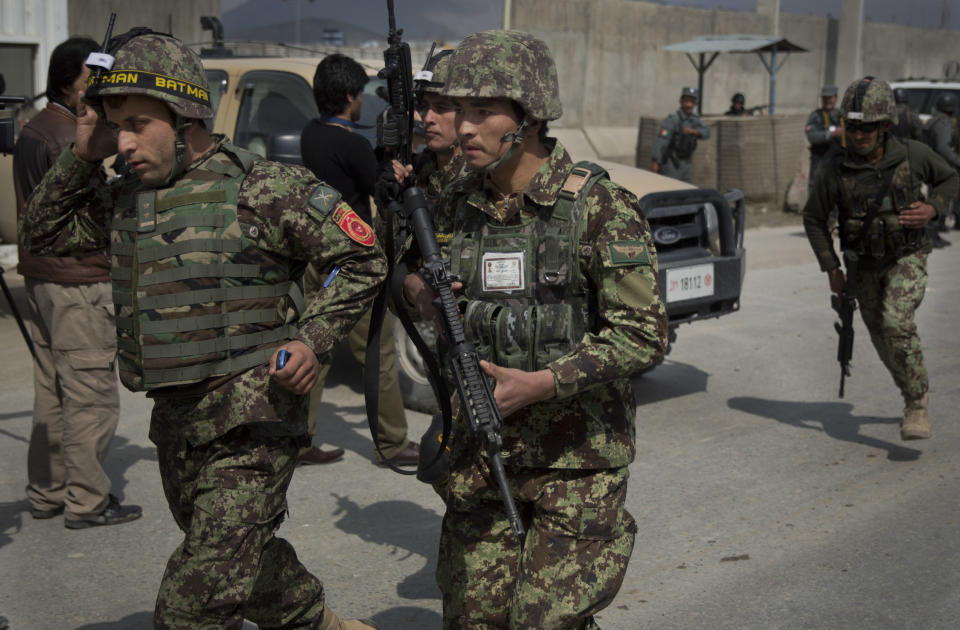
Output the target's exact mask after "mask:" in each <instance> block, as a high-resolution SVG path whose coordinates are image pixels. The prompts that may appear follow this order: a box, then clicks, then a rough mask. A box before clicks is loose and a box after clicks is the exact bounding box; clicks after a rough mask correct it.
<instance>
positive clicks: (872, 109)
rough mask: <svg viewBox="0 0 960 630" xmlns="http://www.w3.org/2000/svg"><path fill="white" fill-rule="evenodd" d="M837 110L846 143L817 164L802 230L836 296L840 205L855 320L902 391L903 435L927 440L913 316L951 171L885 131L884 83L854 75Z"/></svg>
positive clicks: (950, 187)
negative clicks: (929, 229) (831, 224)
mask: <svg viewBox="0 0 960 630" xmlns="http://www.w3.org/2000/svg"><path fill="white" fill-rule="evenodd" d="M841 114H842V116H843V118H844V121H845V126H846V134H847V147H846V150H845V152H844V153H843V154H842V155H841V156H838V157H837V159H831V160H827V161H826V162H824V163H823V165H822V167H821V169H820V172H819V173H818V175H817V179H816V181H815V183H814V189H813V194H812V195H811V196H810V199H809V200H808V201H807V205H806V207H805V208H804V212H803V223H804V228H805V230H806V233H807V238H808V239H809V240H810V245H811V246H812V247H813V252H814V254H815V255H816V257H817V260H818V261H819V263H820V269H822V270H823V271H825V272H826V273H827V275H828V278H829V283H830V290H831V291H833V292H834V293H837V294H841V293H842V292H843V291H844V289H845V287H846V281H847V279H846V276H845V275H844V271H843V269H842V268H841V267H840V261H839V260H838V258H837V254H836V252H835V251H834V248H833V239H832V237H831V234H830V231H829V230H828V227H827V217H828V214H829V212H830V210H831V209H832V208H833V207H834V206H837V207H838V208H839V210H840V223H839V227H840V237H841V246H842V247H843V248H844V249H850V250H852V251H854V252H856V254H857V257H858V260H859V262H858V267H857V278H856V281H857V282H856V286H857V302H858V304H859V306H860V313H861V315H862V317H863V322H864V323H865V324H866V326H867V330H868V331H869V332H870V338H871V340H872V341H873V345H874V347H875V348H876V349H877V353H878V354H879V355H880V359H881V360H882V361H883V363H884V365H886V367H887V369H888V370H889V371H890V373H891V375H892V376H893V380H894V382H895V383H896V385H897V387H898V388H899V390H900V393H901V395H902V397H903V401H904V414H903V422H902V423H901V425H900V435H901V438H902V439H904V440H914V439H924V438H929V437H930V435H931V427H930V421H929V418H928V416H927V401H928V395H927V390H928V388H929V386H928V379H927V370H926V367H925V366H924V362H923V351H922V347H921V344H920V338H919V336H918V335H917V327H916V324H915V323H914V313H915V312H916V310H917V308H918V307H919V306H920V302H921V300H922V299H923V294H924V292H925V290H926V286H927V255H928V254H929V252H930V251H931V247H930V242H929V240H928V238H927V234H926V231H925V230H924V227H925V226H926V225H927V224H928V223H929V222H931V221H935V220H936V218H937V216H938V215H939V214H940V213H942V212H944V210H945V208H946V206H947V202H948V201H949V200H950V199H953V198H955V197H956V195H957V190H958V175H957V172H956V170H954V169H953V168H951V167H950V165H948V164H947V163H946V162H945V161H944V160H943V159H942V158H940V157H939V156H938V155H937V154H936V153H934V152H933V151H932V150H931V149H930V148H929V147H927V146H926V145H925V144H923V143H920V142H916V141H913V140H904V141H903V142H901V141H900V140H898V139H897V138H895V137H894V136H893V134H892V133H890V128H891V126H892V125H893V123H894V122H896V120H897V110H896V104H895V103H894V99H893V90H891V89H890V85H889V84H888V83H887V82H886V81H883V80H880V79H874V78H871V77H866V78H864V79H861V80H858V81H854V82H853V83H852V84H851V85H850V87H848V88H847V91H846V93H845V94H844V97H843V103H842V104H841ZM922 185H926V186H927V188H928V191H927V193H926V194H924V192H923V190H922Z"/></svg>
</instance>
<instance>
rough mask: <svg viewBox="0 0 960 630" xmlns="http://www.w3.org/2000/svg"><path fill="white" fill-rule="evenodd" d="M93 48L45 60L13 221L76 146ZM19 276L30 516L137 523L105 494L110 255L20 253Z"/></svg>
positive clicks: (19, 149)
mask: <svg viewBox="0 0 960 630" xmlns="http://www.w3.org/2000/svg"><path fill="white" fill-rule="evenodd" d="M98 48H99V46H98V45H97V43H96V42H95V41H93V40H92V39H89V38H81V37H74V38H71V39H68V40H66V41H64V42H62V43H61V44H60V45H58V46H57V47H56V48H55V49H54V50H53V54H52V55H51V56H50V67H49V70H48V72H47V91H46V97H47V100H48V102H47V106H46V108H45V109H44V110H43V111H41V112H40V113H39V114H37V115H36V116H34V117H33V119H31V120H30V122H29V123H27V124H26V125H25V126H24V128H23V131H22V132H21V134H20V138H19V139H18V140H17V145H16V147H15V149H14V156H13V177H14V187H15V189H16V196H17V216H18V219H19V218H20V217H21V216H22V213H23V208H24V206H25V204H26V200H27V198H28V197H29V196H30V193H31V192H33V189H34V188H35V187H36V186H37V184H39V183H40V180H41V179H43V176H44V174H45V173H46V172H47V170H48V169H49V168H50V167H51V166H52V165H53V163H54V162H56V160H57V158H58V157H59V155H60V153H61V152H62V151H63V150H64V149H66V148H67V147H68V146H70V144H71V143H72V142H73V140H74V137H75V135H76V126H77V117H76V108H77V106H78V105H79V104H80V97H81V96H82V94H83V90H84V88H85V86H86V81H87V76H88V75H89V73H90V71H89V69H88V68H87V67H86V66H85V65H84V61H85V60H86V58H87V55H88V54H89V53H90V52H92V51H94V50H97V49H98ZM21 229H22V223H21ZM17 271H18V272H19V273H20V274H21V275H23V276H24V281H25V286H26V291H27V297H28V300H29V304H30V313H29V319H30V323H29V325H30V336H31V337H32V339H33V343H34V346H35V347H36V351H37V361H36V363H35V364H34V404H33V429H32V431H31V435H30V447H29V449H28V452H27V478H28V483H27V498H28V499H29V500H30V514H31V515H32V516H33V518H41V519H45V518H52V517H54V516H57V515H59V514H62V513H63V512H64V511H65V510H66V513H67V519H65V521H64V522H65V525H66V526H67V527H69V528H71V529H79V528H86V527H92V526H96V525H113V524H116V523H125V522H128V521H132V520H134V519H136V518H139V517H140V514H141V510H140V508H139V507H137V506H130V505H127V506H124V505H120V503H119V501H118V499H117V498H116V497H114V496H113V495H112V494H110V479H109V478H108V477H107V475H106V473H105V472H104V470H103V461H104V459H105V458H106V456H107V449H108V447H109V446H110V441H111V440H112V439H113V434H114V433H115V432H116V429H117V422H118V420H119V414H120V401H119V394H118V390H117V375H116V370H115V367H114V359H115V357H116V352H117V343H116V329H115V325H114V307H113V299H112V294H111V290H110V262H109V260H108V259H107V255H106V252H105V251H104V250H98V251H90V252H87V253H84V254H82V255H80V256H76V257H74V256H34V255H32V254H30V253H28V252H27V251H25V250H24V249H23V248H22V247H21V248H20V250H19V264H18V266H17Z"/></svg>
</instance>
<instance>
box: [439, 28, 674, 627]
mask: <svg viewBox="0 0 960 630" xmlns="http://www.w3.org/2000/svg"><path fill="white" fill-rule="evenodd" d="M504 53H506V54H504ZM500 54H503V57H500V56H499V55H500ZM498 59H509V60H510V61H509V62H506V63H504V62H503V61H498ZM500 63H504V65H509V70H510V73H509V74H510V76H511V79H510V80H512V81H514V86H513V87H514V89H515V90H518V91H511V90H510V89H509V87H510V86H507V88H505V87H504V86H503V85H498V84H497V78H496V77H494V76H492V69H493V68H495V67H496V66H497V65H498V64H500ZM501 76H503V75H501ZM555 77H556V74H555V69H554V66H553V62H552V59H551V58H550V53H549V51H548V50H547V48H546V45H545V44H543V42H541V41H539V40H537V39H535V38H533V37H532V36H530V35H527V34H525V33H519V32H516V31H489V32H484V33H478V34H475V35H472V36H470V37H468V38H467V39H465V40H464V42H463V43H461V45H460V47H459V48H458V49H457V51H456V52H455V53H454V57H453V58H452V60H451V70H450V75H448V82H447V89H446V91H445V93H446V94H449V95H450V96H453V97H454V98H458V97H475V96H490V97H493V98H496V97H501V98H502V97H504V96H506V97H508V98H514V99H515V100H517V101H518V102H519V103H520V104H521V105H522V106H523V108H524V111H525V113H526V115H527V116H528V117H530V118H533V119H535V120H553V119H555V118H557V117H559V115H560V113H559V112H560V103H559V98H558V96H557V89H556V78H555ZM514 95H515V96H514ZM546 148H547V149H548V150H549V151H550V154H549V158H548V159H547V161H546V162H545V163H544V164H543V165H542V167H541V168H540V169H539V170H538V171H537V172H536V173H535V174H534V175H533V177H532V179H531V180H530V182H529V183H528V184H527V186H526V188H525V189H524V190H523V191H520V192H518V193H515V194H513V195H511V196H510V197H509V198H503V197H502V196H501V195H500V194H498V193H495V192H493V190H492V188H491V186H489V185H488V182H489V179H488V176H487V175H486V174H485V173H484V172H474V173H473V174H472V175H471V176H470V178H469V179H468V180H467V181H465V182H464V184H463V186H462V188H461V190H459V191H458V192H457V193H456V194H455V195H452V196H449V197H445V198H444V199H443V201H442V207H441V213H440V214H441V215H443V216H444V217H445V218H446V219H449V217H453V219H452V227H453V231H452V236H453V238H452V242H451V245H450V249H449V252H450V257H451V270H452V272H453V273H455V274H459V276H460V277H461V278H462V279H463V281H464V289H463V295H464V297H465V299H466V304H465V308H466V311H467V313H468V315H467V317H466V319H467V328H468V331H469V332H468V334H470V335H471V337H472V341H473V342H474V343H476V344H477V346H478V351H480V353H481V354H485V353H486V354H487V356H489V358H490V360H491V361H493V362H494V363H496V364H500V365H506V366H509V367H518V366H524V365H525V366H528V367H526V368H523V369H528V370H533V369H543V368H546V369H549V370H550V371H551V372H552V373H553V377H554V381H555V384H556V398H555V399H552V400H549V401H545V402H540V403H536V404H533V405H531V406H528V407H526V408H523V409H521V410H519V411H517V412H515V413H513V414H511V415H510V416H508V417H507V418H505V419H504V423H503V426H502V429H501V434H502V438H503V445H502V449H501V454H502V457H503V459H504V464H505V467H506V475H507V479H508V482H509V486H510V489H511V490H512V493H513V496H514V498H515V500H516V503H517V507H518V509H519V513H520V516H521V519H522V521H523V525H524V527H525V529H526V534H525V537H524V539H523V540H522V541H518V540H517V539H516V537H515V536H514V534H513V533H512V530H511V526H510V523H509V521H508V518H507V515H506V511H505V508H504V506H503V504H502V502H501V497H500V490H499V487H498V486H497V485H496V482H495V481H493V480H492V478H491V474H490V471H489V468H488V464H487V460H486V457H485V453H484V452H483V450H482V447H481V440H480V439H479V438H478V437H477V436H475V435H473V434H472V433H471V431H470V429H469V428H468V427H467V426H466V423H465V421H464V420H463V418H462V417H459V415H458V417H457V419H456V421H455V424H454V428H453V436H452V444H451V453H450V475H449V478H448V480H447V481H446V483H445V484H441V485H440V486H439V487H438V491H439V492H440V494H441V496H443V497H444V501H445V503H446V513H445V515H444V518H443V525H442V534H441V540H440V553H439V559H438V567H437V583H438V585H439V586H440V589H441V591H442V592H443V616H444V628H447V629H455V628H484V629H490V628H538V629H559V628H596V627H597V625H596V622H595V621H594V618H593V615H594V614H595V613H597V612H598V611H599V610H601V609H603V608H604V607H606V606H607V605H609V604H610V603H611V602H612V600H613V598H614V596H615V595H616V593H617V591H618V590H619V588H620V585H621V583H622V580H623V577H624V575H625V573H626V567H627V563H628V561H629V559H630V555H631V551H632V549H633V541H634V536H635V533H636V524H635V522H634V520H633V518H632V517H631V515H630V514H629V512H628V511H627V510H626V508H625V499H626V491H627V478H628V476H629V470H628V465H629V464H630V462H631V461H633V458H634V455H635V452H636V448H635V443H634V440H635V427H634V420H635V415H636V406H635V402H634V395H633V391H632V388H631V385H630V381H629V378H628V376H629V375H630V374H634V373H636V372H638V371H639V370H641V369H643V368H644V367H646V366H649V365H651V364H653V363H655V362H656V361H657V360H659V359H660V358H661V357H662V353H663V350H664V340H665V336H666V318H665V312H664V308H663V304H662V303H661V301H660V297H659V292H658V286H657V274H656V254H655V252H654V249H653V242H652V239H651V237H650V233H649V228H648V226H647V223H646V221H645V220H644V218H643V217H642V215H641V214H640V211H639V207H638V201H637V199H636V197H634V196H633V195H632V194H631V193H629V192H628V191H626V190H625V189H623V188H621V187H620V186H617V185H616V184H613V183H612V182H610V181H609V180H608V179H606V178H602V179H600V180H599V182H598V183H596V184H595V185H593V186H591V187H590V188H589V189H588V190H587V189H584V190H582V191H581V193H580V194H582V195H584V196H585V198H584V200H583V204H582V206H580V207H582V216H581V217H580V218H579V220H574V219H568V220H567V223H566V224H563V222H562V221H559V220H558V218H557V217H556V216H552V213H554V212H559V208H561V207H565V208H568V209H569V207H570V205H571V204H569V203H566V204H563V203H560V198H561V189H562V188H564V186H565V184H567V182H568V175H569V174H570V172H571V170H572V168H573V166H574V165H573V163H572V161H571V159H570V157H569V155H568V154H567V152H566V151H565V150H564V148H563V147H562V146H561V145H560V143H559V142H556V141H555V140H552V139H550V140H547V144H546ZM563 194H565V195H567V194H569V193H563ZM567 199H569V197H567ZM568 216H569V215H568ZM442 220H443V219H441V221H442ZM558 227H559V230H558V231H552V230H557V228H558ZM441 231H442V230H441ZM468 234H469V235H470V236H471V237H470V238H468ZM567 238H571V239H572V240H569V241H567V240H566V239H567ZM498 239H499V244H495V245H490V243H491V241H498ZM527 246H529V247H527ZM491 248H492V249H491ZM491 251H499V252H508V253H509V252H514V253H513V254H511V255H512V256H514V257H515V259H521V263H520V268H521V269H524V270H525V271H524V274H525V278H526V281H527V282H528V284H526V287H525V288H524V289H523V290H520V291H515V292H507V293H504V292H500V291H497V290H491V289H490V287H489V285H488V287H487V290H484V287H483V284H484V281H483V279H482V278H481V276H482V275H483V273H482V272H479V271H478V269H480V268H483V263H482V260H483V253H484V252H491ZM488 280H489V278H488ZM571 287H578V288H583V291H582V292H581V293H579V294H577V295H571V293H577V292H576V291H571V290H570V289H571ZM570 304H579V305H580V306H582V307H583V309H584V311H586V312H582V311H577V310H574V311H573V313H574V314H573V315H572V316H571V317H567V318H564V317H563V316H562V315H556V314H557V313H560V312H562V311H563V307H564V306H566V305H570ZM490 307H493V308H500V309H501V310H500V311H499V313H500V315H499V316H497V318H496V321H498V322H499V324H498V325H497V328H498V330H499V331H500V335H499V341H492V340H491V338H489V337H484V335H483V334H482V333H481V332H480V330H481V329H482V328H483V321H484V318H482V317H481V318H478V319H475V320H473V323H470V322H471V316H470V315H469V313H471V312H476V310H477V309H479V310H481V311H482V310H484V309H489V308H490ZM573 308H574V309H576V308H577V307H576V306H574V307H573ZM520 313H527V314H529V315H530V317H531V318H533V319H537V320H538V324H539V326H540V328H539V330H540V331H541V332H542V333H543V335H542V336H541V337H540V338H539V339H538V341H537V342H533V340H532V339H531V337H530V335H531V334H532V333H527V334H524V333H523V331H522V330H521V328H522V326H521V327H520V328H517V327H516V326H517V324H518V323H519V320H518V319H517V317H518V316H519V317H521V318H522V317H523V316H522V315H519V314H520ZM536 313H540V314H541V316H539V319H538V315H536ZM511 314H512V315H511ZM551 314H553V315H551ZM562 324H568V325H570V326H571V327H572V328H573V329H576V328H577V327H578V326H579V327H580V330H582V331H583V330H585V332H584V333H583V334H582V335H578V336H577V338H576V339H573V340H569V339H567V340H563V339H562V338H563V337H564V333H563V332H562V330H561V329H564V326H563V325H562ZM531 325H532V324H531ZM491 334H492V335H493V337H497V334H496V333H491ZM548 337H549V339H548ZM507 338H509V339H511V340H512V341H515V342H516V343H517V344H519V345H521V346H522V345H527V347H529V348H531V350H530V351H529V352H522V351H521V352H517V351H516V350H517V346H516V345H511V343H510V342H508V341H507Z"/></svg>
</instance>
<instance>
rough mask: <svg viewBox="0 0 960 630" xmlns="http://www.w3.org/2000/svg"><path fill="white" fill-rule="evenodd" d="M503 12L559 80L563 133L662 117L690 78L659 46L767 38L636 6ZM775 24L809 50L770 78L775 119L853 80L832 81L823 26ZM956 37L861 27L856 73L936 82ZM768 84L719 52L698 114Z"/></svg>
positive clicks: (756, 17)
mask: <svg viewBox="0 0 960 630" xmlns="http://www.w3.org/2000/svg"><path fill="white" fill-rule="evenodd" d="M511 6H512V10H511V15H510V25H511V28H515V29H519V30H524V31H528V32H531V33H534V34H535V35H537V36H539V37H541V38H543V39H544V41H546V42H547V44H548V45H549V46H550V49H551V51H552V52H553V54H554V56H555V58H556V62H557V68H558V71H559V74H560V92H561V98H562V100H563V105H564V117H563V119H562V124H563V125H565V126H573V127H583V126H585V125H603V126H622V125H628V124H634V123H635V122H636V120H637V117H638V116H641V115H653V116H665V115H666V114H667V113H668V112H669V111H670V110H672V109H674V108H675V107H676V105H677V100H678V98H679V95H680V88H682V87H683V86H685V85H693V86H695V85H696V84H697V73H696V71H695V70H694V68H693V66H692V65H691V63H690V61H689V60H688V59H687V56H686V55H685V54H684V53H680V52H667V51H665V50H664V48H665V47H666V46H667V45H669V44H676V43H680V42H685V41H688V40H690V39H692V38H694V37H696V36H698V35H715V34H716V35H733V34H752V35H770V34H771V33H772V30H773V22H772V18H771V17H770V16H769V15H765V14H758V13H748V12H734V11H708V10H703V9H691V8H685V7H674V6H665V5H662V4H655V3H651V2H643V1H640V0H562V1H558V0H512V4H511ZM779 23H780V35H781V36H782V37H786V38H787V39H788V40H790V41H791V42H792V43H795V44H797V45H799V46H802V47H804V48H806V49H808V50H809V51H810V52H806V53H794V54H792V55H790V58H789V59H787V60H786V62H785V63H784V64H783V66H782V67H781V68H780V70H779V72H778V73H777V102H776V111H777V113H778V114H795V113H809V111H810V110H812V109H814V108H815V107H816V106H817V102H818V93H819V89H820V86H821V85H822V84H823V83H824V82H825V80H830V81H832V82H835V83H837V84H838V85H840V86H841V90H842V89H843V87H844V86H846V85H847V84H849V83H850V82H851V81H852V80H854V79H855V78H856V77H854V76H852V75H851V76H840V75H841V74H844V70H843V69H844V68H845V67H847V66H848V65H850V64H845V63H843V61H844V60H842V59H840V60H837V59H836V56H835V53H830V52H829V51H828V32H829V30H830V23H831V20H829V19H827V18H824V17H813V16H805V15H795V14H791V13H781V15H780V22H779ZM833 28H834V29H836V28H837V24H836V22H834V23H833ZM841 32H843V31H842V30H841ZM957 36H958V33H957V32H956V31H947V30H933V29H920V28H913V27H905V26H897V25H892V24H878V23H871V22H867V23H864V25H863V38H862V48H861V55H860V56H861V60H860V62H861V68H862V72H863V74H872V75H875V76H877V77H881V78H885V79H897V78H903V77H906V76H926V77H929V78H936V77H940V76H942V72H943V66H944V64H945V63H946V62H948V61H953V60H957V59H960V50H958V47H957V45H956V38H957ZM837 48H839V49H840V50H846V49H848V46H845V45H841V46H839V47H837ZM782 57H783V55H780V56H779V58H780V59H782ZM831 57H832V58H831ZM851 67H852V66H851ZM834 69H837V74H836V75H834ZM847 74H849V72H848V73H847ZM831 75H833V76H831ZM769 86H770V81H769V74H768V73H767V71H766V69H765V68H764V66H763V64H762V63H761V61H760V59H759V58H758V57H757V55H756V54H752V53H750V54H721V55H719V56H718V57H717V58H716V60H715V61H714V62H713V65H712V66H711V67H710V69H709V70H708V71H707V73H706V75H705V80H704V103H703V111H704V113H705V114H722V113H723V112H724V111H726V109H727V107H728V106H729V104H730V97H731V96H732V95H733V94H734V93H735V92H743V93H744V95H745V96H746V100H747V106H751V105H761V104H766V103H768V102H769Z"/></svg>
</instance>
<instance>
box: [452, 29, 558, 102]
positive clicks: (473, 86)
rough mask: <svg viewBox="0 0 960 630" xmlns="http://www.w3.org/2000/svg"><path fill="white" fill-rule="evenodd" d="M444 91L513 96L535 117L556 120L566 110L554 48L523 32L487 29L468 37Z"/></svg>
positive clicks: (472, 95)
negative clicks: (552, 51)
mask: <svg viewBox="0 0 960 630" xmlns="http://www.w3.org/2000/svg"><path fill="white" fill-rule="evenodd" d="M441 94H443V95H444V96H452V97H465V98H509V99H511V100H513V101H515V102H517V103H518V104H519V105H520V106H521V107H522V108H523V111H524V112H525V113H526V115H527V116H529V117H530V118H532V119H533V120H541V121H545V120H556V119H557V118H560V116H561V115H562V114H563V107H562V106H561V105H560V85H559V82H558V81H557V67H556V65H555V64H554V63H553V56H552V55H551V54H550V49H549V48H547V45H546V44H545V43H544V42H543V41H541V40H539V39H537V38H536V37H534V36H533V35H531V34H529V33H524V32H521V31H502V30H500V31H481V32H479V33H474V34H473V35H469V36H467V37H466V38H464V40H463V41H462V42H460V45H459V46H457V49H456V50H455V51H453V55H451V56H450V62H449V67H448V70H447V81H446V85H445V86H444V88H443V91H442V92H441Z"/></svg>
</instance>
